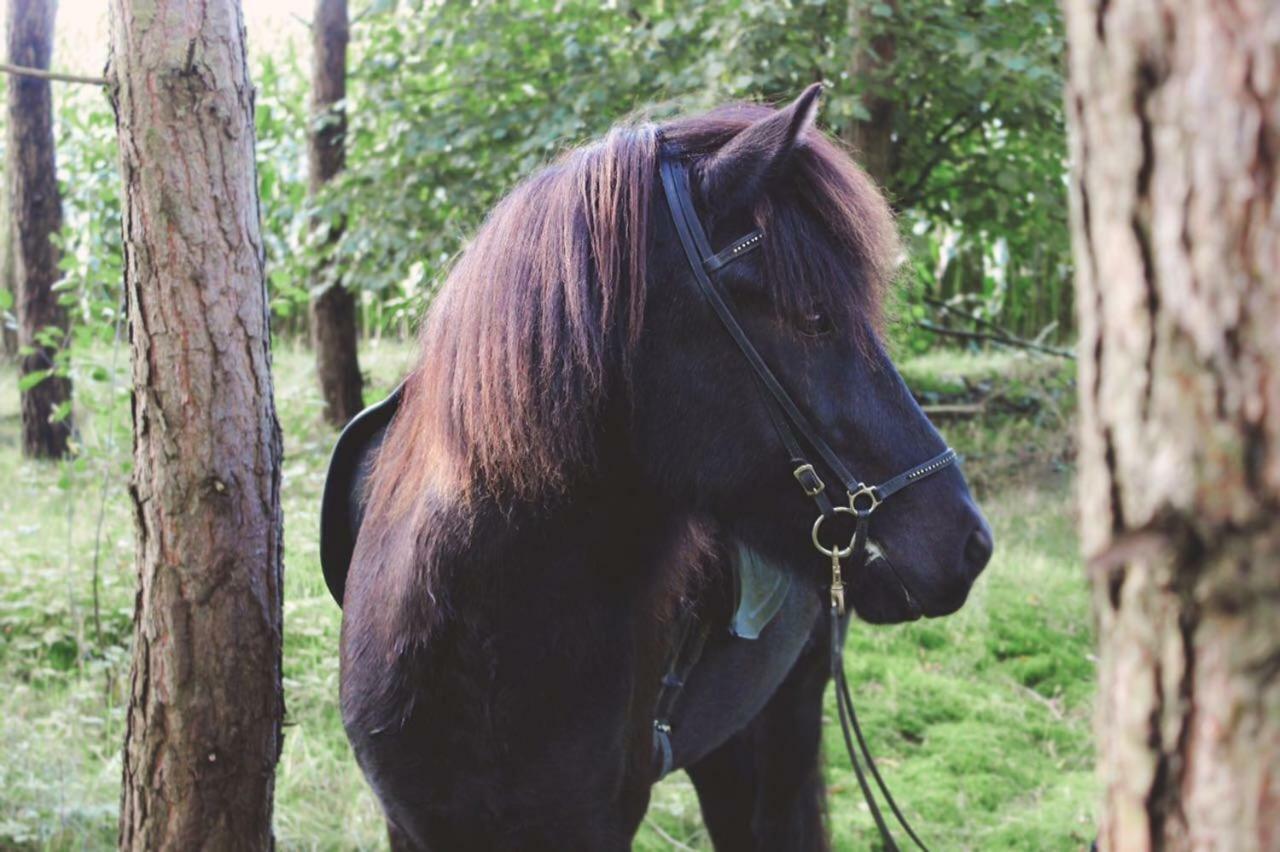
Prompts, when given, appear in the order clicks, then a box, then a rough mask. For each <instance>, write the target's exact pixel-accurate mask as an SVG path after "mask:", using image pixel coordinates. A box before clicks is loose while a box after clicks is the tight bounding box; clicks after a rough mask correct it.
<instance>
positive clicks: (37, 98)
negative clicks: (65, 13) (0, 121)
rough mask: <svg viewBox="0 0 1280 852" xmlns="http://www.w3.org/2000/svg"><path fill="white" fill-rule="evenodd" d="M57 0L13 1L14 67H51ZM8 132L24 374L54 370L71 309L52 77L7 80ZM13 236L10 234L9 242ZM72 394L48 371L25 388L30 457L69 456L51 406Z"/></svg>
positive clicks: (63, 428) (25, 442) (66, 382)
mask: <svg viewBox="0 0 1280 852" xmlns="http://www.w3.org/2000/svg"><path fill="white" fill-rule="evenodd" d="M55 5H56V4H55V3H54V2H53V0H10V2H9V17H8V42H9V44H8V48H9V50H8V56H9V62H11V63H12V64H14V65H24V66H27V67H29V68H42V69H47V68H48V67H49V60H50V58H51V55H52V53H53V16H54V7H55ZM8 100H9V115H8V121H7V122H6V123H7V124H8V138H7V139H6V142H5V158H6V163H5V176H6V180H7V182H8V208H7V214H8V227H9V234H8V236H9V239H10V240H12V246H11V248H10V249H9V251H10V257H9V261H8V262H9V263H10V264H12V267H11V269H12V272H11V274H12V276H13V281H14V308H15V310H14V313H15V314H16V316H17V318H18V345H19V346H20V347H23V349H24V350H25V351H26V352H27V354H26V355H24V356H23V357H22V366H21V374H22V375H24V376H26V375H29V374H31V373H37V372H41V373H43V372H46V371H49V370H52V369H54V367H55V359H56V357H57V352H58V349H59V347H60V345H61V343H62V341H63V338H64V337H65V335H66V329H67V314H66V311H64V310H63V309H62V306H61V305H59V304H58V298H57V294H55V293H54V292H53V285H54V284H55V283H57V281H58V278H59V277H60V273H59V271H58V248H57V246H56V245H55V244H54V238H55V237H56V235H57V233H58V230H59V229H60V228H61V227H62V202H61V199H60V198H59V196H58V173H57V167H56V161H55V159H54V151H53V97H52V93H51V92H50V90H49V81H48V80H38V79H35V78H32V77H16V76H15V77H12V78H11V79H10V80H9V81H8ZM6 242H8V240H6ZM70 399H71V380H70V379H69V378H67V377H66V376H65V375H56V374H51V375H48V376H47V377H46V378H45V379H43V380H42V381H40V382H39V383H38V384H36V385H35V386H34V387H31V388H28V389H27V390H25V391H23V392H22V451H23V453H24V454H25V455H27V456H30V457H32V458H59V457H61V456H63V455H66V452H67V440H68V438H69V437H70V435H71V418H70V417H64V418H62V419H61V420H60V421H59V422H57V423H54V422H51V420H50V418H51V417H52V416H53V414H54V412H55V411H56V410H57V409H58V408H59V406H61V405H63V403H65V402H67V401H68V400H70Z"/></svg>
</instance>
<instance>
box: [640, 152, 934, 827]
mask: <svg viewBox="0 0 1280 852" xmlns="http://www.w3.org/2000/svg"><path fill="white" fill-rule="evenodd" d="M660 169H661V173H662V188H663V192H664V194H665V196H666V199H667V206H668V208H669V209H670V211H671V219H672V221H673V222H674V223H675V227H676V233H677V234H678V235H679V237H680V245H681V247H683V249H684V253H685V257H686V258H687V259H688V261H689V266H690V268H691V269H692V270H693V276H694V278H695V280H697V282H698V288H699V289H700V290H701V291H702V295H703V297H704V298H705V299H706V300H707V302H708V304H710V305H711V308H712V310H714V311H715V314H716V316H717V317H718V318H719V320H720V324H721V325H723V326H724V328H725V331H727V332H728V333H729V336H730V337H731V338H732V339H733V342H734V343H735V344H736V345H737V347H738V349H739V351H741V353H742V355H743V357H744V358H746V360H747V363H748V364H749V365H750V366H751V370H752V372H753V373H754V375H755V378H756V380H757V383H758V385H759V386H760V388H761V389H762V391H763V393H762V397H763V399H764V404H765V409H766V410H767V411H768V413H769V419H770V421H771V422H772V423H773V428H774V430H775V431H776V432H777V433H778V438H779V439H780V440H781V442H782V445H783V447H784V448H785V449H786V452H787V455H788V456H789V458H790V464H791V467H792V475H793V476H794V477H795V479H796V481H797V482H798V483H799V484H800V487H801V489H803V491H804V494H805V496H806V497H808V498H810V499H811V500H813V501H814V503H815V504H816V505H817V508H818V517H817V519H816V520H815V521H814V522H813V532H812V536H811V538H812V540H813V546H814V547H815V548H816V549H817V550H818V552H819V553H821V554H822V555H823V556H825V557H827V558H829V559H830V560H831V585H830V604H831V605H830V617H831V651H832V653H831V666H832V676H833V678H834V679H835V681H836V699H837V700H836V704H837V706H838V707H839V710H840V724H841V728H842V730H843V734H844V740H845V746H846V748H847V749H848V751H849V757H850V760H851V761H852V763H853V768H854V771H855V772H856V774H857V776H858V784H859V786H860V787H861V788H862V793H863V796H864V797H865V798H866V800H867V805H868V806H869V807H870V809H871V814H872V816H873V817H874V818H875V822H876V827H877V828H878V829H879V830H880V834H881V836H882V837H883V839H884V842H885V845H886V846H887V847H888V848H889V849H891V850H896V849H897V848H898V847H897V845H896V844H895V843H894V841H893V837H892V835H891V834H890V833H889V829H888V827H887V826H886V825H885V822H884V818H883V816H882V815H881V813H880V809H879V807H878V806H877V804H876V801H875V797H874V796H873V795H872V793H871V788H870V786H869V785H868V784H867V780H866V777H865V775H864V774H863V770H862V767H861V765H860V764H859V761H858V757H857V754H856V753H855V750H854V746H853V739H852V738H851V736H850V728H852V729H853V732H854V734H855V735H856V737H857V740H858V744H859V746H861V750H862V754H863V756H864V757H865V758H866V760H867V764H868V767H869V769H870V770H871V773H872V775H873V776H874V778H875V780H876V783H877V785H878V786H879V788H880V791H881V793H883V794H884V797H885V800H886V801H887V802H888V804H889V807H890V808H891V809H892V810H893V813H894V815H895V816H896V817H897V818H898V822H899V823H900V824H901V825H902V827H903V828H904V829H905V830H906V832H907V834H908V835H910V836H911V839H912V840H914V841H915V842H916V844H917V845H919V846H920V847H921V848H922V849H923V848H924V844H923V843H921V842H920V839H919V838H918V837H917V836H916V834H915V832H914V831H913V830H912V828H911V826H910V825H909V824H908V823H907V821H906V819H905V818H904V817H903V816H902V812H901V811H900V810H899V808H898V806H897V803H896V802H894V800H893V797H892V796H891V795H890V794H889V790H888V788H887V787H886V786H885V783H884V781H883V780H882V779H881V777H880V772H879V770H878V769H877V768H876V765H875V761H874V760H872V758H871V753H870V751H869V750H868V749H867V745H866V739H865V738H864V737H863V735H862V730H861V728H860V727H859V726H858V720H857V715H856V714H855V713H854V710H853V700H852V698H851V697H850V695H849V688H848V684H847V683H846V682H845V677H844V666H843V664H842V663H841V650H842V648H843V644H844V643H843V642H842V641H841V640H842V632H841V630H840V619H841V617H843V616H844V614H845V599H844V585H845V584H844V579H843V574H842V571H841V561H842V560H845V559H851V563H852V564H853V565H855V566H859V565H862V564H864V563H865V561H866V554H867V546H866V545H867V533H868V528H869V526H870V521H871V515H872V513H873V512H875V510H876V509H878V508H879V507H880V505H881V504H882V503H883V502H884V501H885V500H888V499H889V498H890V497H892V496H893V495H894V494H896V493H897V492H899V491H901V490H902V489H904V488H906V487H907V486H908V485H912V484H914V483H916V482H920V481H921V480H923V479H925V478H927V477H929V476H932V475H933V474H935V473H937V472H938V471H940V470H943V469H945V468H947V467H950V466H951V465H953V464H955V462H956V460H957V458H958V457H957V455H956V451H955V450H953V449H951V448H947V449H946V450H945V451H944V452H942V453H939V454H938V455H936V456H934V457H933V458H931V459H929V460H927V461H925V462H922V463H921V464H918V465H916V466H915V467H913V468H911V469H909V470H906V471H903V472H902V473H900V474H898V475H897V476H894V477H892V478H890V479H887V480H885V481H884V482H882V483H880V484H878V485H868V484H866V483H865V482H863V481H862V480H861V479H859V478H858V477H856V476H854V475H853V474H852V473H851V472H850V471H849V468H848V467H846V466H845V464H844V462H843V461H841V460H840V456H839V455H837V454H836V452H835V451H834V450H832V449H831V446H830V445H829V444H827V442H826V441H824V440H823V439H822V436H821V435H819V434H818V432H817V430H816V429H814V427H813V424H812V423H811V422H810V421H809V418H808V417H806V416H805V414H804V412H802V411H801V410H800V408H799V406H797V405H796V403H795V401H794V400H793V399H792V398H791V395H790V394H789V393H787V390H786V388H784V387H783V386H782V383H781V382H779V381H778V378H777V376H775V375H774V373H773V371H772V370H771V369H770V368H769V365H768V364H767V363H765V360H764V358H762V357H761V356H760V353H759V351H758V350H757V349H756V348H755V346H754V345H752V343H751V340H750V338H748V337H747V333H746V331H744V330H743V328H742V324H741V323H739V322H738V319H737V317H735V316H734V313H733V309H732V308H731V307H730V302H729V299H728V297H727V295H726V294H722V293H721V292H720V290H719V289H718V288H717V287H716V284H715V282H714V281H713V280H712V276H713V275H715V274H716V273H718V272H719V271H720V270H722V269H724V268H725V267H726V266H727V265H729V264H730V263H732V262H734V261H735V260H738V259H739V258H741V257H744V256H746V255H747V254H749V253H750V252H752V251H754V250H755V249H757V248H759V247H760V244H761V243H762V242H763V240H764V232H763V231H760V230H755V231H752V232H751V233H749V234H746V235H745V236H743V237H740V238H739V239H736V240H734V241H733V242H732V243H730V244H729V246H728V247H727V248H725V249H724V250H723V251H720V252H718V253H717V252H713V251H712V250H711V244H710V242H709V241H708V240H707V235H706V232H705V231H704V230H703V228H702V223H701V222H700V221H699V219H698V214H697V212H696V211H695V209H694V206H693V193H692V191H691V189H690V185H689V171H688V168H687V166H686V165H685V164H684V162H683V161H681V160H680V159H679V156H678V155H677V154H676V153H675V152H671V151H664V152H663V154H662V156H661V158H660ZM806 446H807V447H809V448H810V449H811V450H812V451H813V452H814V453H815V454H816V455H817V457H818V459H819V460H820V461H821V462H822V464H823V465H824V466H825V467H826V469H827V470H828V471H829V472H830V473H832V474H833V475H834V476H835V477H836V478H837V479H838V480H839V481H840V484H841V485H842V486H843V488H844V490H845V494H846V495H847V498H848V503H847V504H841V505H836V504H834V503H832V501H831V497H830V495H829V493H828V491H827V487H826V483H825V482H824V481H823V479H822V477H821V476H820V475H819V474H818V471H817V470H816V469H815V467H814V465H813V464H812V462H810V461H809V457H808V456H807V455H806V453H805V449H804V448H805V447H806ZM836 515H850V516H852V517H853V519H854V532H853V536H852V538H851V539H850V541H849V543H848V545H846V546H844V547H841V546H839V545H838V544H833V545H831V546H829V547H828V546H826V545H823V543H822V541H821V539H820V538H819V532H820V530H821V529H822V525H823V523H825V522H826V521H827V520H828V519H829V518H833V517H835V516H836ZM895 577H897V574H896V572H895ZM897 580H898V583H899V585H901V586H902V590H903V593H904V594H905V595H906V597H907V600H908V602H909V603H910V605H911V606H912V607H913V608H914V607H916V603H915V601H914V599H913V598H912V597H911V593H910V591H909V589H908V588H907V586H906V584H905V583H903V582H902V579H901V577H897ZM681 644H683V643H681ZM677 656H678V657H679V656H681V655H680V654H679V653H677ZM680 680H683V677H681V678H680ZM668 703H669V702H668ZM659 721H661V722H662V723H663V724H666V725H667V726H668V730H669V723H668V722H666V721H665V717H663V716H661V715H660V716H659Z"/></svg>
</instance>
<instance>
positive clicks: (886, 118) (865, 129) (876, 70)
mask: <svg viewBox="0 0 1280 852" xmlns="http://www.w3.org/2000/svg"><path fill="white" fill-rule="evenodd" d="M887 5H889V6H890V8H892V9H893V10H894V14H895V15H896V14H897V13H898V3H897V0H888V4H887ZM870 7H871V4H870V3H869V2H867V0H852V2H850V4H849V21H850V31H851V32H852V34H853V60H852V62H851V63H850V65H849V76H850V78H851V79H852V80H853V84H854V86H856V87H857V89H858V92H859V93H860V95H861V100H862V106H863V107H864V108H865V109H866V111H867V113H868V117H867V118H866V119H853V120H852V121H850V122H849V125H848V127H847V128H846V129H845V133H844V139H845V141H846V142H847V143H848V144H849V146H850V147H851V148H853V151H854V157H855V158H856V159H857V161H858V163H859V165H861V166H862V168H863V169H864V170H865V171H866V172H867V174H869V175H871V177H872V178H874V179H875V181H876V183H878V184H880V186H882V187H885V188H888V187H890V185H891V179H892V176H893V172H894V166H895V163H894V144H893V114H894V102H893V99H892V97H891V95H890V89H889V86H888V83H889V81H888V80H887V79H886V72H887V71H888V69H889V68H890V66H892V65H893V60H894V55H895V53H896V51H897V42H896V40H895V39H894V37H893V33H892V32H890V31H889V30H888V29H887V28H884V27H880V28H878V29H880V32H878V33H877V32H875V30H876V29H877V28H876V27H874V26H873V25H872V17H871V13H870ZM872 33H874V35H873V34H872ZM892 200H893V199H892V198H890V201H892Z"/></svg>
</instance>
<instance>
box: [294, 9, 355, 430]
mask: <svg viewBox="0 0 1280 852" xmlns="http://www.w3.org/2000/svg"><path fill="white" fill-rule="evenodd" d="M311 32H312V52H313V54H314V56H313V58H312V71H311V112H312V116H311V135H310V137H309V139H308V145H307V154H308V160H309V164H310V181H309V188H310V191H311V195H312V197H313V198H314V197H315V196H316V194H318V193H319V192H320V191H321V190H322V189H323V188H324V185H325V184H326V183H327V182H328V181H329V180H330V179H331V178H333V176H334V175H336V174H337V173H338V172H340V171H342V167H343V164H344V163H345V162H346V135H347V111H346V107H345V106H344V105H343V103H342V101H343V99H344V98H345V97H346V96H347V38H348V24H347V0H316V11H315V19H314V20H313V21H312V23H311ZM314 224H315V226H316V227H320V228H327V229H328V233H327V234H326V235H325V239H326V241H327V242H328V244H329V245H330V246H332V245H333V244H334V243H336V242H337V240H338V238H339V237H340V236H341V235H342V225H341V223H332V222H326V221H319V220H318V221H316V222H315V223H314ZM316 272H317V275H316V278H317V280H316V281H315V282H314V284H313V286H312V293H313V294H314V295H313V296H312V298H311V343H312V347H313V348H314V349H315V353H316V372H317V373H318V374H319V376H320V390H321V393H322V394H323V395H324V416H325V420H327V421H329V423H331V424H333V425H334V426H342V425H344V424H346V422H347V421H348V420H350V419H351V418H352V417H355V416H356V415H357V414H359V413H360V409H361V408H363V407H364V386H363V379H362V378H361V376H360V361H359V359H358V358H357V354H356V341H357V333H356V302H355V298H354V297H353V296H352V295H351V291H350V290H348V289H347V288H346V287H344V286H343V285H342V281H341V280H339V279H338V276H337V270H336V268H335V267H334V265H333V264H332V263H331V262H330V261H329V260H328V259H325V260H324V261H322V262H321V263H320V265H319V268H318V269H317V270H316Z"/></svg>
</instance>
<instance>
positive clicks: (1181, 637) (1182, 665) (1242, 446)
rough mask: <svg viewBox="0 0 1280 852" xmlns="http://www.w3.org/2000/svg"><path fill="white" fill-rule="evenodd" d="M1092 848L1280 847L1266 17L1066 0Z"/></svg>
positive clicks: (1270, 48)
mask: <svg viewBox="0 0 1280 852" xmlns="http://www.w3.org/2000/svg"><path fill="white" fill-rule="evenodd" d="M1066 8H1067V12H1068V36H1069V41H1070V47H1071V50H1070V54H1071V58H1070V88H1069V92H1068V99H1067V100H1068V112H1069V115H1070V123H1071V149H1072V159H1073V161H1074V167H1075V173H1074V175H1073V178H1072V208H1073V209H1072V220H1073V232H1074V239H1075V246H1076V259H1077V263H1076V266H1077V273H1076V274H1077V294H1078V296H1077V300H1078V301H1077V304H1078V310H1079V319H1080V354H1081V359H1080V393H1081V421H1082V422H1081V430H1082V433H1081V447H1080V467H1081V482H1080V498H1081V514H1082V526H1083V536H1084V549H1085V555H1086V557H1087V559H1088V563H1089V567H1090V577H1091V581H1092V584H1093V589H1094V601H1095V610H1096V613H1097V618H1098V630H1099V643H1100V647H1101V650H1100V678H1101V683H1100V695H1099V707H1098V716H1097V723H1098V740H1099V742H1098V748H1099V760H1100V776H1101V780H1102V782H1103V784H1104V794H1105V803H1104V809H1103V818H1102V826H1101V835H1100V841H1101V844H1102V845H1103V846H1104V848H1109V849H1124V850H1131V849H1169V850H1178V849H1192V848H1194V849H1210V848H1215V849H1233V850H1236V849H1239V850H1272V849H1277V848H1280V515H1278V514H1277V512H1278V507H1280V334H1278V330H1280V278H1278V276H1280V203H1278V202H1280V198H1278V197H1277V187H1278V186H1280V161H1278V160H1277V157H1280V6H1278V5H1277V4H1275V3H1274V2H1266V0H1244V2H1238V3H1237V2H1227V0H1164V2H1160V3H1156V4H1154V6H1153V4H1151V3H1149V2H1141V0H1110V2H1105V0H1068V2H1067V3H1066Z"/></svg>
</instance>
